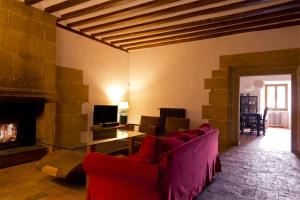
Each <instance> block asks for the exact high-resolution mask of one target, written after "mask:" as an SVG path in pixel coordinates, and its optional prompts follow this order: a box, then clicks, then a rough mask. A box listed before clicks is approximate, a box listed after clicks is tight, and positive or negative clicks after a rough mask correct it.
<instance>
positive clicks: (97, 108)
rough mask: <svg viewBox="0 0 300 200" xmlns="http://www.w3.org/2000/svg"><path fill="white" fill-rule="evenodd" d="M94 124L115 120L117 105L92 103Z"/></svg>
mask: <svg viewBox="0 0 300 200" xmlns="http://www.w3.org/2000/svg"><path fill="white" fill-rule="evenodd" d="M93 118H94V124H105V123H111V122H117V120H118V106H117V105H94V117H93Z"/></svg>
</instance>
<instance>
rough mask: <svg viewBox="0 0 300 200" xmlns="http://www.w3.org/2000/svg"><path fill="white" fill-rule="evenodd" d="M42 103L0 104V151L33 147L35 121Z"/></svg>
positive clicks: (41, 108) (34, 141) (40, 111)
mask: <svg viewBox="0 0 300 200" xmlns="http://www.w3.org/2000/svg"><path fill="white" fill-rule="evenodd" d="M43 109H44V103H42V102H1V103H0V150H4V149H10V148H17V147H23V146H30V145H35V143H36V119H37V116H38V115H39V114H40V113H42V112H43Z"/></svg>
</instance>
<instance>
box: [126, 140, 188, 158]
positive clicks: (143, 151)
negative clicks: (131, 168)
mask: <svg viewBox="0 0 300 200" xmlns="http://www.w3.org/2000/svg"><path fill="white" fill-rule="evenodd" d="M183 143H184V141H183V140H182V139H179V138H177V137H156V136H150V135H148V136H146V137H145V139H144V141H143V143H142V144H141V147H140V149H139V152H138V153H137V154H136V155H135V156H131V158H130V159H132V160H135V161H138V162H141V163H148V164H156V163H158V162H159V157H160V155H161V154H163V153H165V152H167V151H169V150H171V149H173V148H175V147H177V146H179V145H181V144H183Z"/></svg>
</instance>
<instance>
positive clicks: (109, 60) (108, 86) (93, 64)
mask: <svg viewBox="0 0 300 200" xmlns="http://www.w3.org/2000/svg"><path fill="white" fill-rule="evenodd" d="M56 36H57V47H56V64H57V65H58V66H63V67H69V68H75V69H80V70H82V71H83V83H84V84H85V85H88V86H89V96H88V103H84V104H83V114H88V127H90V126H91V125H92V117H93V109H94V104H107V105H108V104H116V103H118V102H119V101H125V100H128V68H129V62H128V53H126V52H123V51H120V50H118V49H113V48H111V47H109V46H106V45H103V44H100V43H98V42H95V41H92V40H90V39H87V38H84V37H82V36H80V35H76V34H74V33H71V32H69V31H66V30H64V29H61V28H57V29H56Z"/></svg>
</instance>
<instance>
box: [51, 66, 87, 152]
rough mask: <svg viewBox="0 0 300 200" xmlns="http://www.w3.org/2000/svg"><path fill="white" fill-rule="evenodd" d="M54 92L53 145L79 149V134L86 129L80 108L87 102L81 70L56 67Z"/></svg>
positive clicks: (85, 118) (85, 115) (85, 119)
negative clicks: (54, 128)
mask: <svg viewBox="0 0 300 200" xmlns="http://www.w3.org/2000/svg"><path fill="white" fill-rule="evenodd" d="M56 92H57V102H56V120H55V121H56V137H55V145H57V146H59V147H65V148H78V147H81V146H82V144H81V143H80V133H81V131H86V130H87V129H88V128H87V114H81V113H82V112H81V106H82V103H84V102H88V92H89V87H88V86H87V85H83V72H82V70H77V69H71V68H66V67H60V66H57V68H56Z"/></svg>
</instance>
